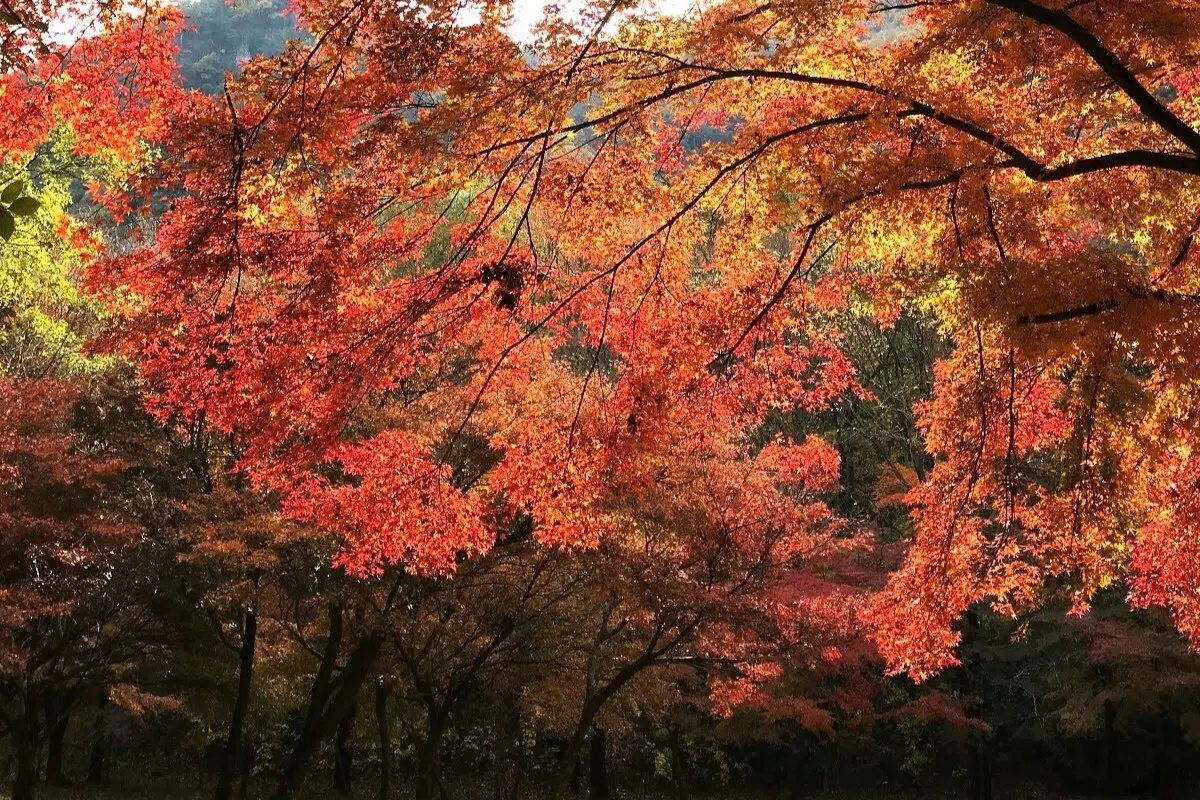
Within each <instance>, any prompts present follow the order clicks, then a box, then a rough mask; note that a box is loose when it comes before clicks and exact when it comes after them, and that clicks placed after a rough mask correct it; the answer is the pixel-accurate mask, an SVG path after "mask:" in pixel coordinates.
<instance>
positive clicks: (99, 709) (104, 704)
mask: <svg viewBox="0 0 1200 800" xmlns="http://www.w3.org/2000/svg"><path fill="white" fill-rule="evenodd" d="M107 712H108V690H107V689H101V691H100V700H99V702H98V703H97V705H96V717H95V722H94V727H93V728H92V750H91V753H89V754H88V772H87V782H88V785H89V786H103V785H104V781H105V778H104V772H105V770H104V759H105V755H106V753H107V751H108V725H107V724H106V719H105V717H106V716H107Z"/></svg>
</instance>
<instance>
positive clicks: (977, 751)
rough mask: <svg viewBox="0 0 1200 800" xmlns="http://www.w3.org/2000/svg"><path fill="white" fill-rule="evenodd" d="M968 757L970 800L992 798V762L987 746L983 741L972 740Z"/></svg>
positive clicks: (988, 799) (989, 799) (987, 799)
mask: <svg viewBox="0 0 1200 800" xmlns="http://www.w3.org/2000/svg"><path fill="white" fill-rule="evenodd" d="M968 757H969V758H970V763H969V764H968V766H969V772H970V775H971V798H970V800H992V763H991V759H990V758H989V757H988V751H987V746H986V745H985V744H983V743H982V742H972V743H971V745H970V747H969V749H968Z"/></svg>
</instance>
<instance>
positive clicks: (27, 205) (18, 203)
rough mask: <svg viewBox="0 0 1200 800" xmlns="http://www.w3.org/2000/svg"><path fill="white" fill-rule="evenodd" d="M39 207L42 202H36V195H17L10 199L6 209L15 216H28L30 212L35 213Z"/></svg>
mask: <svg viewBox="0 0 1200 800" xmlns="http://www.w3.org/2000/svg"><path fill="white" fill-rule="evenodd" d="M41 207H42V204H41V203H40V202H38V200H37V198H36V197H18V198H17V199H16V200H13V201H12V205H10V206H9V207H8V210H9V211H10V212H12V213H13V215H15V216H18V217H28V216H30V215H31V214H35V213H37V210H38V209H39V208H41Z"/></svg>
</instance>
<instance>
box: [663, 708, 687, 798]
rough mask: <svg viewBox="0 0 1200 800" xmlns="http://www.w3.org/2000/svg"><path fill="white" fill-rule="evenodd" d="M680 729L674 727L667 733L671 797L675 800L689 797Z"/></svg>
mask: <svg viewBox="0 0 1200 800" xmlns="http://www.w3.org/2000/svg"><path fill="white" fill-rule="evenodd" d="M680 739H681V737H680V735H679V728H678V727H677V726H675V725H672V726H671V728H670V730H668V731H667V748H668V749H669V750H670V753H671V795H672V796H673V797H674V798H675V800H684V798H686V797H687V780H686V779H685V778H684V775H683V769H684V767H683V746H682V742H681V741H680Z"/></svg>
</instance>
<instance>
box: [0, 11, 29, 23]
mask: <svg viewBox="0 0 1200 800" xmlns="http://www.w3.org/2000/svg"><path fill="white" fill-rule="evenodd" d="M0 22H3V23H5V24H8V25H24V24H25V23H23V22H21V18H20V17H18V16H17V15H16V14H14V13H12V12H11V11H2V10H0Z"/></svg>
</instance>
